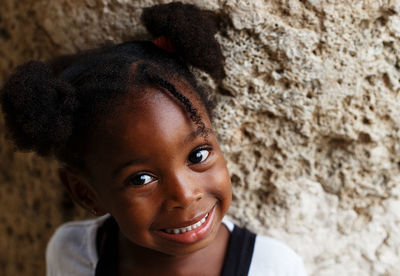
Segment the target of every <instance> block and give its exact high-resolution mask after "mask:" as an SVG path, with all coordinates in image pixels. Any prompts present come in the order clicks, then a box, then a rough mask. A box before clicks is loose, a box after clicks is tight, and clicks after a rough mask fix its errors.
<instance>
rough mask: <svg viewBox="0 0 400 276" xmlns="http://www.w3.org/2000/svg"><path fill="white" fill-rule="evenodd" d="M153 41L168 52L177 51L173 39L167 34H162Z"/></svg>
mask: <svg viewBox="0 0 400 276" xmlns="http://www.w3.org/2000/svg"><path fill="white" fill-rule="evenodd" d="M153 43H154V44H155V45H156V46H157V47H158V48H160V49H163V50H164V51H167V52H168V53H171V54H173V53H175V52H176V51H175V47H174V45H172V42H171V40H170V39H169V38H168V37H166V36H160V37H158V38H156V39H155V40H154V41H153Z"/></svg>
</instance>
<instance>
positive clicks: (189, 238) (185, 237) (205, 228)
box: [155, 206, 215, 244]
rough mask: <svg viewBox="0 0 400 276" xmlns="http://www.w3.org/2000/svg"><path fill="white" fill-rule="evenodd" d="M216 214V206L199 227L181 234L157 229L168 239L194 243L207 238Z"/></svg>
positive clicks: (158, 232) (159, 233)
mask: <svg viewBox="0 0 400 276" xmlns="http://www.w3.org/2000/svg"><path fill="white" fill-rule="evenodd" d="M214 215H215V206H214V208H213V209H212V210H211V211H210V212H209V213H208V216H207V219H206V221H205V222H204V223H203V224H202V225H201V226H199V227H197V228H196V229H194V230H191V231H188V232H185V233H181V234H169V233H167V232H164V231H161V230H157V231H155V232H156V233H157V234H158V235H160V236H162V237H163V238H166V239H168V240H171V241H174V242H178V243H184V244H187V243H194V242H197V241H199V240H201V239H203V238H205V237H206V236H207V235H208V233H209V232H210V230H211V226H212V222H213V220H214Z"/></svg>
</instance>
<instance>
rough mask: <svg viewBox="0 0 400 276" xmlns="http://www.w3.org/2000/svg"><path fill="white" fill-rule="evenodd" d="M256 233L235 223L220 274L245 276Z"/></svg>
mask: <svg viewBox="0 0 400 276" xmlns="http://www.w3.org/2000/svg"><path fill="white" fill-rule="evenodd" d="M255 241H256V235H255V234H253V233H252V232H250V231H249V230H247V229H245V228H241V227H238V226H236V225H235V228H234V229H233V231H232V234H231V237H230V240H229V245H228V252H227V256H226V258H225V263H224V267H223V269H222V276H245V275H247V274H248V273H249V268H250V264H251V259H252V257H253V250H254V243H255Z"/></svg>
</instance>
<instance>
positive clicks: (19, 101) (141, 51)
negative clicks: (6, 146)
mask: <svg viewBox="0 0 400 276" xmlns="http://www.w3.org/2000/svg"><path fill="white" fill-rule="evenodd" d="M141 19H142V22H143V24H144V25H145V26H146V28H147V29H148V31H149V32H150V33H151V34H152V35H154V36H155V37H160V36H165V37H166V38H168V39H169V41H170V42H171V43H172V45H173V47H174V49H175V52H174V53H170V52H168V51H166V50H164V49H161V48H159V47H157V46H156V45H155V44H154V43H153V42H150V41H130V42H124V43H121V44H107V45H103V46H101V47H98V48H95V49H90V50H86V51H83V52H80V53H77V54H74V55H65V56H60V57H57V58H55V59H53V60H50V61H48V62H40V61H30V62H27V63H25V64H23V65H20V66H19V67H17V68H16V69H15V71H14V72H13V74H12V75H11V76H10V78H9V79H8V80H7V82H6V83H5V85H4V87H3V89H2V91H1V104H2V109H3V112H4V115H5V122H6V126H7V128H8V129H9V131H10V133H11V136H12V138H13V140H14V142H15V144H16V146H17V148H18V149H20V150H25V151H35V152H37V153H38V154H39V155H42V156H53V155H54V156H55V157H56V158H57V159H58V160H60V161H61V162H63V163H65V164H67V165H70V166H73V167H75V168H80V169H83V168H84V167H85V164H83V158H82V156H83V155H84V154H85V145H86V143H87V140H88V137H89V135H90V133H91V131H93V130H94V129H95V128H96V126H97V125H98V123H99V122H100V121H101V120H103V119H104V116H108V115H109V113H110V112H112V111H113V110H115V107H116V106H118V105H119V104H122V101H123V99H124V98H125V97H124V96H126V95H127V94H128V93H130V94H132V93H134V92H135V93H134V94H135V95H137V96H138V97H139V96H140V95H139V94H140V93H139V90H140V89H133V88H143V87H145V86H149V85H151V86H156V87H159V88H160V90H161V91H164V92H166V93H169V94H170V95H171V96H173V97H174V98H175V99H176V100H178V101H179V102H180V103H181V105H182V108H184V110H185V111H186V112H187V113H188V115H189V117H190V119H191V120H192V121H193V122H194V123H195V124H196V125H197V127H198V128H199V129H200V131H205V127H204V123H203V122H202V120H201V117H200V115H199V114H198V111H197V110H196V109H195V108H194V107H193V104H192V103H191V101H190V100H189V99H188V98H187V97H186V96H185V95H183V94H182V93H181V92H180V91H178V89H176V87H175V86H174V85H173V84H172V83H173V82H179V81H182V80H185V81H186V82H187V83H188V84H189V85H191V86H192V88H193V90H194V91H195V92H196V93H197V95H198V96H199V98H200V100H201V101H202V102H203V104H204V106H205V107H206V109H207V111H208V112H209V115H211V114H210V112H211V107H212V105H213V103H212V102H211V101H210V100H209V96H208V95H207V93H205V92H204V90H203V89H201V88H200V87H199V86H198V85H197V82H196V79H195V77H194V75H193V74H192V73H191V72H190V71H189V69H188V67H187V65H186V64H191V65H193V66H195V67H198V68H199V69H202V70H203V71H205V72H207V73H209V74H210V75H211V76H212V77H213V78H214V79H215V80H216V81H217V82H219V81H220V80H221V79H222V78H223V77H224V69H223V56H222V53H221V50H220V47H219V44H218V42H217V41H216V40H215V38H214V34H215V33H216V32H217V24H216V20H215V19H216V17H215V14H213V13H211V12H210V11H203V10H200V9H199V8H197V7H196V6H194V5H189V4H182V3H179V2H175V3H170V4H164V5H156V6H153V7H150V8H145V9H144V11H143V13H142V17H141Z"/></svg>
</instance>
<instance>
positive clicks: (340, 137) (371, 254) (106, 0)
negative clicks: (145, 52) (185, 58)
mask: <svg viewBox="0 0 400 276" xmlns="http://www.w3.org/2000/svg"><path fill="white" fill-rule="evenodd" d="M161 2H162V3H163V2H168V1H144V0H143V1H128V0H85V1H83V0H79V1H78V0H75V1H69V0H35V1H33V0H31V1H17V0H1V2H0V83H3V81H4V77H5V76H6V75H7V74H8V73H9V70H10V69H11V68H14V67H15V66H16V65H17V64H19V63H21V62H24V61H27V60H28V59H32V58H39V59H45V58H48V57H51V56H54V55H57V54H60V53H71V52H73V51H75V50H78V49H84V48H87V47H90V46H94V45H96V44H97V43H100V42H103V41H105V40H113V41H122V40H126V39H129V38H130V37H132V36H136V37H137V36H143V34H145V31H144V29H143V27H142V26H140V25H139V24H138V16H139V15H140V13H141V9H140V8H141V7H144V6H149V5H151V4H153V3H161ZM186 2H191V3H198V4H199V5H201V6H202V7H206V8H211V9H215V10H218V11H219V12H220V13H221V14H222V17H223V18H224V19H225V20H224V23H223V32H221V33H220V34H219V35H218V39H219V41H220V42H221V44H222V47H223V53H224V55H225V57H226V71H227V75H228V77H227V78H226V79H225V80H224V82H223V88H221V89H219V90H218V91H217V92H216V93H218V97H219V98H220V101H221V102H220V105H219V106H218V112H219V116H218V118H217V120H216V124H215V125H216V128H217V132H218V133H219V134H220V138H221V143H222V147H223V150H224V151H225V153H226V158H227V160H228V164H229V169H230V172H231V176H232V180H233V184H234V193H235V196H234V202H233V205H232V207H231V209H230V214H231V216H232V217H233V218H234V219H235V220H236V221H238V222H239V223H242V224H245V225H247V226H248V227H249V228H251V229H253V230H256V231H258V232H261V233H265V234H269V235H272V236H275V237H278V238H280V239H282V240H284V241H285V242H287V243H288V244H289V245H291V246H292V247H293V248H294V249H295V250H296V251H297V252H298V253H299V254H301V255H302V256H303V258H304V260H305V263H306V266H307V269H308V271H309V273H310V274H311V275H400V246H399V245H400V200H399V196H400V185H399V182H400V174H399V170H400V138H399V134H400V130H399V128H400V101H399V100H400V1H398V0H397V1H396V0H394V1H389V0H387V1H385V0H381V1H376V0H370V1H329V0H325V1H323V0H321V1H319V0H304V1H299V0H284V1H277V0H269V1H264V0H255V1H238V0H225V1H222V0H220V1H216V0H208V1H207V0H202V1H186ZM211 85H212V84H211ZM3 125H4V124H3V121H2V119H0V133H1V134H0V210H1V212H0V274H1V275H43V274H44V255H43V254H44V248H45V245H46V242H47V239H48V238H49V236H50V234H51V233H52V231H54V229H55V227H56V226H57V225H59V224H60V223H61V222H63V221H65V220H70V219H74V218H82V217H84V216H85V214H84V213H83V212H81V211H80V210H77V209H75V208H74V207H72V205H71V202H70V201H69V200H68V198H67V197H66V196H65V194H64V192H63V190H62V188H61V185H60V184H59V183H58V181H57V177H56V164H55V163H54V162H49V161H48V160H43V159H41V158H38V157H36V156H35V155H33V154H27V153H14V152H13V148H12V145H11V144H10V142H8V141H6V140H5V137H4V128H3Z"/></svg>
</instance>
